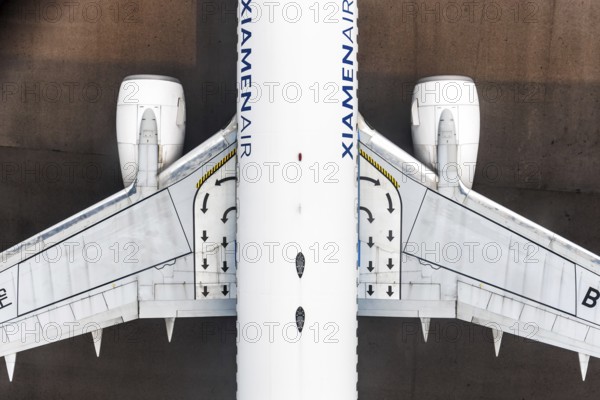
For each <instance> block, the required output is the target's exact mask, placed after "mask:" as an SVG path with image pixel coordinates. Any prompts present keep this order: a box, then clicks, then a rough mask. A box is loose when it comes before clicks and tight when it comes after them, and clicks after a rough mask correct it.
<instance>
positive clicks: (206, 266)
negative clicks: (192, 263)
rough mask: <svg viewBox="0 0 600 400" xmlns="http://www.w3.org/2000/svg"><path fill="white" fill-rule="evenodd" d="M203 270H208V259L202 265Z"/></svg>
mask: <svg viewBox="0 0 600 400" xmlns="http://www.w3.org/2000/svg"><path fill="white" fill-rule="evenodd" d="M202 268H204V269H206V268H208V262H207V260H206V258H205V259H204V262H203V263H202Z"/></svg>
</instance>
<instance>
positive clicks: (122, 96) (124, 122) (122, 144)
mask: <svg viewBox="0 0 600 400" xmlns="http://www.w3.org/2000/svg"><path fill="white" fill-rule="evenodd" d="M150 131H152V132H150ZM150 137H152V138H153V139H152V140H151V141H150V142H149V138H150ZM184 139H185V98H184V95H183V86H181V83H180V82H179V81H178V80H177V79H175V78H171V77H168V76H159V75H132V76H128V77H126V78H125V79H124V80H123V83H121V87H120V90H119V97H118V101H117V143H118V147H119V160H120V164H121V174H122V176H123V183H124V184H125V187H127V186H129V185H131V184H132V183H133V182H134V181H136V179H137V177H138V174H139V173H141V172H143V173H144V174H146V175H147V173H148V171H155V172H156V174H158V173H160V172H161V171H162V170H163V169H165V168H166V167H168V166H169V165H170V164H172V163H173V162H174V161H176V160H177V159H179V157H181V154H182V152H183V141H184ZM148 143H155V146H154V147H150V148H149V147H148V146H149V144H148ZM140 151H143V152H144V153H145V154H144V155H142V154H140ZM153 151H156V152H157V154H156V155H154V154H152V155H149V154H148V153H149V152H153ZM148 160H157V161H155V162H154V164H157V165H140V163H141V162H144V163H148V162H149V161H148ZM146 178H149V177H145V178H144V182H146V183H144V185H146V184H147V182H148V180H147V179H146ZM153 178H155V177H153ZM152 181H155V179H154V180H152Z"/></svg>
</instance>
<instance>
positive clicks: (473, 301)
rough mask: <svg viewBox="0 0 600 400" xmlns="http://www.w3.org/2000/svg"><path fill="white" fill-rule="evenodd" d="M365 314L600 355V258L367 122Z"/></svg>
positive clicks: (363, 150)
mask: <svg viewBox="0 0 600 400" xmlns="http://www.w3.org/2000/svg"><path fill="white" fill-rule="evenodd" d="M360 128H361V140H360V149H359V150H360V154H361V164H360V174H361V190H360V198H361V210H363V211H364V212H361V219H360V235H359V237H360V253H361V268H360V286H359V314H360V315H363V316H397V317H419V318H421V319H422V325H423V330H424V335H425V337H427V330H428V327H429V321H430V318H433V317H438V318H459V319H462V320H465V321H468V322H473V323H476V324H481V325H485V326H488V327H490V328H492V329H493V331H494V334H495V337H496V352H498V351H499V347H500V339H501V337H502V332H506V333H512V334H515V335H519V336H523V337H527V338H530V339H534V340H538V341H540V342H544V343H547V344H551V345H554V346H558V347H562V348H565V349H568V350H572V351H575V352H578V353H580V361H581V367H582V375H583V377H584V378H585V372H586V370H587V365H588V362H589V357H590V356H594V357H600V305H599V303H600V258H599V257H597V256H596V255H594V254H592V253H590V252H588V251H586V250H584V249H582V248H580V247H579V246H577V245H575V244H573V243H571V242H569V241H567V240H566V239H563V238H561V237H559V236H558V235H556V234H554V233H552V232H550V231H548V230H547V229H544V228H543V227H541V226H539V225H536V224H535V223H533V222H531V221H528V220H526V219H525V218H523V217H521V216H519V215H517V214H515V213H514V212H512V211H510V210H508V209H506V208H504V207H502V206H500V205H498V204H496V203H494V202H493V201H491V200H489V199H486V198H485V197H483V196H481V195H479V194H477V193H475V192H474V191H472V190H471V191H469V190H468V189H466V188H465V187H464V186H462V185H460V187H458V188H457V189H456V190H455V192H454V194H453V195H452V196H449V197H446V196H444V195H442V194H440V193H439V192H438V191H437V190H436V179H437V176H436V174H435V173H434V172H432V171H430V170H428V169H427V168H426V167H425V166H424V165H423V164H421V163H420V162H419V161H417V160H416V159H414V158H412V157H411V156H410V155H408V154H407V153H405V152H404V151H402V150H401V149H399V148H398V147H396V146H395V145H393V144H392V143H391V142H389V141H388V140H387V139H385V138H384V137H383V136H381V135H380V134H378V133H377V132H375V131H373V130H372V129H370V128H369V127H368V126H367V125H366V124H364V122H362V123H361V124H360Z"/></svg>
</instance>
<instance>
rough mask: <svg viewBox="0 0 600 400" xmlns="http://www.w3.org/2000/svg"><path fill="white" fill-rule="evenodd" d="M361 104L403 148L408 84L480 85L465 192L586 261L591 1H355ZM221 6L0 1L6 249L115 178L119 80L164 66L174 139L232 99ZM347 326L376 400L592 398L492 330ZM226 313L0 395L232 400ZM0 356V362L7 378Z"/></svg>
mask: <svg viewBox="0 0 600 400" xmlns="http://www.w3.org/2000/svg"><path fill="white" fill-rule="evenodd" d="M359 7H360V54H359V58H360V89H359V101H360V108H361V110H362V113H363V115H364V116H365V118H366V119H367V120H368V121H369V122H370V123H371V125H373V126H374V127H375V128H376V129H378V130H379V131H380V132H382V133H384V134H385V135H386V136H388V137H389V138H390V139H392V140H393V141H394V142H396V143H397V144H398V145H400V146H401V147H402V148H404V149H407V150H410V149H411V145H412V144H411V139H410V125H409V103H410V102H409V98H410V95H411V91H412V86H413V85H414V82H415V81H416V80H417V79H418V78H419V77H423V76H427V75H433V74H461V75H469V76H471V77H473V78H474V79H475V80H476V82H477V83H478V91H479V95H480V98H481V119H482V131H481V146H480V153H479V161H478V162H479V163H478V174H477V177H476V181H475V189H476V190H477V191H479V192H481V193H483V194H484V195H486V196H488V197H490V198H492V199H494V200H496V201H498V202H499V203H501V204H503V205H505V206H507V207H509V208H510V209H512V210H514V211H516V212H518V213H520V214H522V215H524V216H526V217H528V218H530V219H532V220H534V221H536V222H538V223H540V224H542V225H543V226H545V227H547V228H549V229H551V230H553V231H555V232H557V233H558V234H560V235H562V236H565V237H566V238H568V239H570V240H572V241H574V242H576V243H578V244H580V245H582V246H584V247H586V248H588V249H590V250H591V251H593V252H595V253H600V209H598V207H597V204H598V202H599V200H600V179H599V177H598V176H599V172H600V128H599V122H600V107H599V106H600V42H598V37H600V3H598V2H596V1H594V0H581V1H577V2H572V1H566V0H564V1H561V0H555V1H548V0H533V1H518V0H497V1H496V2H491V1H475V2H467V1H464V2H462V1H458V2H456V1H444V0H442V1H415V2H413V1H404V0H361V1H360V4H359ZM235 9H236V1H235V0H210V1H208V0H198V1H191V0H177V1H175V0H171V1H160V0H144V1H143V2H142V1H141V0H132V1H128V0H98V1H91V0H79V1H75V2H67V1H64V2H63V1H60V0H59V1H51V0H20V1H18V0H5V1H4V3H3V4H2V5H1V6H0V85H1V92H0V95H1V97H0V102H1V104H2V106H1V107H0V193H1V194H0V210H1V211H0V227H1V229H0V249H5V248H7V247H9V246H10V245H12V244H15V243H17V242H20V241H21V240H23V239H26V238H27V237H29V236H30V235H33V234H35V233H36V232H39V231H41V230H42V229H44V228H46V227H48V226H50V225H52V224H54V223H57V222H59V221H60V220H62V219H64V218H66V217H68V216H70V215H71V214H73V213H75V212H77V211H79V210H81V209H83V208H85V207H87V206H89V205H91V204H93V203H95V202H96V201H99V200H101V199H103V198H105V197H107V196H108V195H110V194H112V193H114V192H116V191H117V190H119V189H120V188H121V185H122V183H121V179H120V175H119V170H118V156H117V146H116V138H115V129H114V125H115V101H116V92H117V90H118V86H119V83H120V82H121V80H122V79H123V77H125V76H126V75H129V74H134V73H155V74H166V75H172V76H176V77H178V78H179V79H180V80H181V81H182V83H183V85H184V87H185V89H186V97H187V105H188V130H187V137H186V150H190V149H192V148H193V147H195V146H196V145H198V144H200V143H201V142H202V141H203V140H204V139H205V138H207V137H208V136H209V135H211V134H212V133H214V132H215V131H216V130H218V129H219V128H220V127H222V126H224V125H225V124H226V123H227V122H228V121H229V119H230V118H231V117H232V116H233V114H234V112H235V109H236V103H235V101H236V94H235V79H236V72H235V71H236V14H235ZM432 325H433V326H432V328H433V331H432V333H431V334H430V341H429V343H427V344H425V343H423V340H422V337H421V334H420V328H419V324H418V321H417V320H412V319H377V318H361V319H359V329H360V335H359V349H358V352H359V359H360V361H359V376H360V380H359V395H360V398H361V399H363V400H366V399H374V400H383V399H386V400H387V399H390V400H391V399H418V400H426V399H461V400H466V399H528V400H529V399H565V398H569V399H570V398H578V397H583V398H593V397H594V396H598V395H599V394H600V362H599V361H598V360H595V359H593V360H592V361H591V364H590V368H589V371H588V380H587V382H585V383H582V382H581V379H580V372H579V366H578V359H577V355H576V354H574V353H570V352H567V351H563V350H560V349H557V348H553V347H550V346H546V345H542V344H539V343H535V342H531V341H528V340H524V339H518V338H517V337H515V336H511V335H505V338H504V341H503V346H502V350H501V352H500V357H499V358H498V359H496V358H495V357H494V350H493V345H492V342H491V337H490V333H489V331H488V330H486V329H484V328H481V327H477V326H473V325H469V324H466V323H461V322H457V321H452V320H440V321H434V322H433V323H432ZM234 328H235V320H234V319H225V318H224V319H208V320H201V319H194V320H178V321H177V323H176V327H175V334H174V338H173V343H172V344H170V345H169V344H167V340H166V333H165V327H164V324H163V323H162V321H158V320H144V321H137V322H133V323H129V324H126V325H123V326H119V327H115V328H112V329H108V330H107V331H105V334H104V335H105V336H104V342H103V347H102V357H101V358H100V359H96V357H95V353H94V349H93V346H92V343H91V340H90V339H89V338H84V337H79V338H75V339H73V340H70V341H65V342H60V343H56V344H53V345H51V346H46V347H42V348H39V349H35V350H31V351H26V352H24V353H21V354H19V357H18V360H17V367H16V371H15V381H14V382H13V383H12V384H9V383H8V379H7V378H6V376H2V375H0V398H2V399H22V398H41V399H71V398H85V399H106V398H126V399H138V398H139V399H164V398H169V399H188V398H201V399H211V400H214V399H233V398H234V397H235V391H236V388H235V333H234V332H235V331H234ZM2 368H3V367H0V369H2Z"/></svg>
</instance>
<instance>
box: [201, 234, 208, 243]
mask: <svg viewBox="0 0 600 400" xmlns="http://www.w3.org/2000/svg"><path fill="white" fill-rule="evenodd" d="M201 238H202V241H203V242H206V239H208V236H206V231H202V236H201Z"/></svg>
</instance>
